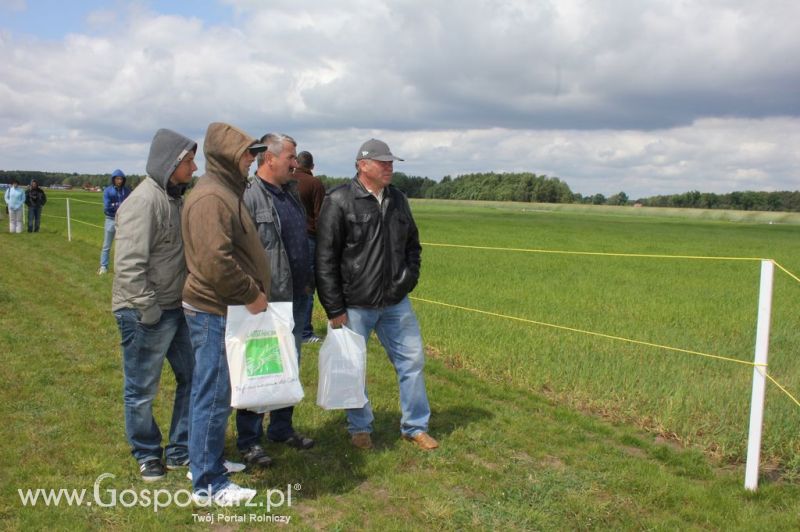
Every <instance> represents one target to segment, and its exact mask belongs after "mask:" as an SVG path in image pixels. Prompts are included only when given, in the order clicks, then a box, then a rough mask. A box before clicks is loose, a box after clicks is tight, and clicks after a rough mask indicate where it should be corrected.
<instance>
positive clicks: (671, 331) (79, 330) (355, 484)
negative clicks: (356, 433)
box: [0, 192, 800, 530]
mask: <svg viewBox="0 0 800 532" xmlns="http://www.w3.org/2000/svg"><path fill="white" fill-rule="evenodd" d="M66 194H67V193H63V192H62V193H59V192H53V193H51V194H49V196H50V202H49V203H48V205H47V206H46V207H45V211H44V214H45V217H44V218H43V222H42V232H41V233H39V234H35V235H29V234H27V233H25V234H22V235H9V234H8V233H6V232H0V264H2V276H1V277H0V279H1V280H0V352H2V353H3V355H4V356H3V364H2V371H0V379H2V380H1V381H0V383H1V384H2V387H1V388H0V390H2V391H0V394H2V400H1V401H0V418H2V419H3V421H4V423H3V428H2V436H3V440H4V445H3V446H2V447H0V480H1V481H2V482H0V484H1V485H2V487H0V523H2V526H3V527H4V528H9V529H41V528H54V529H64V530H67V529H69V530H75V529H87V530H94V529H145V530H150V529H161V528H167V527H178V528H193V527H195V526H197V524H198V523H197V522H196V521H197V520H198V519H199V518H201V517H205V516H207V514H206V513H205V512H204V511H202V510H198V509H193V508H192V507H187V508H181V507H177V506H174V505H173V506H171V507H169V508H164V509H161V510H160V511H159V512H153V509H152V508H142V507H139V506H136V505H134V506H132V507H129V508H126V507H124V506H122V505H121V504H118V505H117V506H116V507H113V508H103V507H99V506H98V505H97V504H93V505H91V506H89V505H86V504H84V505H81V506H69V505H67V504H65V503H64V502H63V501H62V503H61V504H60V505H59V506H50V507H47V506H44V505H43V504H41V503H39V504H38V505H37V506H35V507H32V506H24V505H23V503H22V502H21V499H20V495H19V493H18V490H20V489H22V490H26V489H36V488H67V489H86V490H87V491H88V492H89V493H90V494H91V491H92V488H93V483H94V482H95V481H96V479H97V478H98V476H99V475H101V474H103V473H110V474H113V475H114V478H109V479H107V480H105V481H104V483H103V489H104V490H108V489H114V490H117V492H118V493H119V492H122V491H123V490H135V491H139V490H142V489H154V488H155V487H154V486H152V485H144V484H143V483H142V482H141V481H140V480H139V478H138V472H137V471H136V467H135V464H134V462H133V460H132V459H131V458H130V454H129V450H128V447H127V444H126V442H125V436H124V429H123V422H122V399H121V390H122V375H121V363H120V354H119V345H118V342H119V336H118V332H117V329H116V325H115V323H114V321H113V317H112V315H111V313H110V287H111V278H110V276H105V277H99V276H97V275H95V270H96V268H97V262H98V256H99V248H100V244H101V241H102V230H101V229H99V227H102V212H101V211H102V207H100V206H99V205H98V203H100V196H99V195H98V194H84V193H69V196H70V197H71V198H73V199H80V200H82V201H71V211H72V216H73V217H74V218H75V219H76V220H80V221H82V222H84V223H80V222H78V221H76V222H75V223H73V226H72V229H73V241H72V242H68V241H67V239H66V230H65V221H64V219H63V218H59V216H62V217H63V216H64V214H65V212H64V202H63V200H62V199H60V198H63V197H64V196H65V195H66ZM84 202H87V203H84ZM539 207H541V206H539V205H535V206H531V205H515V204H475V203H460V202H459V203H455V202H454V203H449V202H430V201H420V202H413V204H412V208H413V210H414V213H415V217H416V219H417V222H418V225H419V226H420V231H421V237H422V240H423V241H424V242H427V243H429V244H434V243H448V244H462V245H472V246H487V247H513V248H536V249H548V250H572V251H592V252H597V251H602V252H615V253H653V254H680V255H703V256H708V255H715V256H743V257H769V258H774V259H775V260H777V261H778V262H780V263H781V264H782V265H783V266H785V267H786V268H788V269H789V270H791V271H794V272H797V271H799V270H800V254H798V253H797V252H796V251H794V250H795V248H796V246H793V245H792V244H794V241H795V238H794V237H795V236H796V235H797V233H798V231H799V230H800V226H798V225H796V224H797V218H793V217H792V216H791V215H789V216H785V215H776V216H779V217H780V219H778V218H775V219H774V220H773V221H779V222H780V223H775V224H771V225H770V224H768V223H764V222H768V221H770V220H769V219H768V218H765V219H760V220H758V221H752V220H749V221H739V222H730V221H709V220H704V219H703V215H702V214H699V213H694V212H692V211H688V212H686V213H685V216H684V217H678V216H675V214H676V213H668V214H670V216H654V215H653V212H652V211H651V212H650V213H649V215H648V216H646V215H643V214H641V213H643V212H644V211H642V210H640V209H637V213H636V214H632V215H628V212H632V211H633V209H632V208H631V209H627V210H620V211H616V210H608V209H580V210H575V211H568V210H558V211H551V210H548V209H546V208H542V209H540V208H539ZM655 213H656V214H660V211H655ZM88 224H91V225H88ZM5 228H6V226H5V219H4V220H3V225H0V230H3V229H5ZM758 275H759V265H758V262H755V261H745V262H719V261H691V260H686V259H681V260H677V259H641V258H628V257H605V256H585V255H554V254H538V253H523V252H518V251H517V252H510V251H492V250H475V249H462V248H445V247H438V246H434V245H427V246H425V247H424V251H423V274H422V280H421V282H420V285H419V287H418V288H417V289H416V290H415V292H414V294H413V295H414V296H415V297H417V298H424V299H426V300H433V301H440V302H443V303H448V304H453V305H460V306H464V307H471V308H476V309H481V310H485V311H489V312H494V313H498V314H504V315H510V316H516V317H520V318H525V319H529V320H535V321H539V322H545V323H551V324H556V325H561V326H568V327H573V328H577V329H585V330H590V331H596V332H601V333H605V334H610V335H615V336H621V337H626V338H631V339H636V340H642V341H647V342H652V343H658V344H664V345H669V346H673V347H679V348H683V349H688V350H693V351H702V352H707V353H711V354H716V355H723V356H728V357H732V358H737V359H741V360H745V361H751V360H752V357H753V344H754V338H755V319H756V303H757V292H758ZM798 291H800V286H797V283H796V281H794V280H792V279H789V278H788V276H786V275H785V274H782V273H780V272H776V283H775V298H774V305H775V308H774V310H773V332H772V345H771V351H770V373H771V374H773V375H774V376H775V378H776V379H778V380H779V381H780V382H782V383H784V384H785V385H787V386H788V388H789V389H790V390H791V391H793V392H797V391H798V390H800V382H798V380H800V378H799V377H798V375H797V373H798V372H797V369H796V368H797V365H796V362H794V355H793V353H794V348H795V346H797V345H798V341H797V340H798V338H797V336H796V335H797V333H795V332H794V331H795V330H796V327H795V326H794V321H793V320H795V319H796V316H797V310H798V309H797V304H796V303H794V301H795V300H796V297H795V296H796V295H797V294H798ZM414 304H415V308H416V309H417V312H418V314H419V317H420V321H421V325H422V329H423V336H424V338H425V340H426V344H427V345H428V349H429V353H430V356H429V362H428V365H427V369H426V378H427V382H428V391H429V395H430V397H431V403H432V407H433V416H432V424H431V433H432V434H433V435H434V436H435V437H437V438H438V439H439V440H440V441H441V443H442V448H441V449H440V450H438V451H436V452H433V453H428V454H424V453H421V452H419V451H417V450H416V449H414V448H413V447H412V446H411V445H409V444H406V443H404V442H402V441H400V439H399V434H398V430H397V425H398V422H399V412H398V407H397V401H398V399H397V386H396V382H395V379H394V375H393V372H392V370H391V367H390V366H389V364H388V362H387V361H386V359H385V356H383V355H382V351H381V350H380V348H379V346H377V343H376V341H375V340H374V339H373V340H372V341H371V342H370V350H369V373H368V381H369V387H370V397H371V399H372V401H373V405H374V408H375V411H376V434H375V439H376V443H377V448H376V450H375V451H374V452H370V453H361V452H355V451H354V450H353V449H352V448H351V447H350V445H349V442H348V439H347V435H346V432H345V429H344V422H343V415H342V414H341V413H340V412H325V411H322V410H320V409H319V408H318V407H316V406H315V404H314V403H315V392H316V385H317V375H316V371H317V368H316V354H317V351H318V347H306V348H304V353H303V357H304V358H303V366H302V374H303V382H304V384H305V388H306V399H304V401H303V402H302V403H301V404H300V405H299V407H298V408H297V410H296V414H295V416H296V417H295V420H296V425H297V427H298V429H299V430H301V431H303V432H306V433H308V434H310V435H311V436H312V437H314V438H315V439H317V441H318V442H319V444H318V446H317V447H315V448H314V449H312V450H310V451H307V452H304V453H298V452H295V451H292V450H286V449H282V448H279V447H277V446H275V445H268V452H269V453H270V454H271V455H272V456H273V457H274V458H275V459H276V464H275V466H274V467H273V468H271V469H270V470H266V471H256V472H249V473H247V472H246V473H242V474H238V475H236V476H235V480H236V481H237V482H239V483H241V484H243V485H247V486H249V487H254V488H256V489H258V490H259V492H260V494H259V497H258V498H257V502H258V503H261V504H264V503H266V502H267V498H266V491H267V490H269V489H283V490H285V489H286V486H287V485H292V486H295V485H299V486H297V487H298V489H297V490H296V491H294V492H293V504H292V506H291V507H287V506H284V507H281V508H278V509H275V508H273V509H272V513H274V514H280V515H288V516H290V517H291V519H292V521H291V522H290V526H293V527H296V528H299V529H303V530H306V529H332V530H350V529H385V530H399V529H412V528H419V527H426V528H433V529H449V530H462V529H485V528H488V527H491V528H503V529H506V528H508V529H520V530H521V529H609V528H611V529H642V528H646V529H676V528H680V529H686V528H692V529H741V530H752V529H775V530H790V529H796V528H797V527H798V526H800V503H798V500H800V486H798V484H797V471H798V463H797V462H798V458H797V457H798V440H797V436H796V435H795V431H794V430H793V429H794V428H795V427H796V426H797V424H798V419H799V418H800V409H798V408H797V406H796V405H795V404H794V403H792V402H791V401H790V400H789V398H788V397H786V396H785V395H783V394H782V393H780V392H779V391H778V390H777V388H775V387H774V386H772V385H770V386H769V387H768V389H767V401H766V420H765V433H764V460H763V461H764V464H765V466H766V468H765V474H764V475H763V476H762V479H761V485H760V488H759V490H758V492H756V493H755V494H751V493H747V492H745V491H744V490H743V488H742V484H743V477H744V473H743V465H742V463H741V460H742V456H743V451H744V446H745V440H746V435H747V421H748V410H749V399H750V383H751V378H752V368H750V367H748V366H744V365H739V364H733V363H729V362H722V361H717V360H710V359H706V358H701V357H696V356H692V355H688V354H682V353H675V352H670V351H664V350H661V349H655V348H643V347H640V346H636V345H632V344H626V343H622V342H618V341H613V340H607V339H602V338H597V337H591V336H586V335H581V334H577V333H572V332H568V331H564V330H558V329H552V328H548V327H543V326H539V325H533V324H529V323H521V322H515V321H510V320H507V319H503V318H498V317H490V316H486V315H479V314H474V313H472V312H468V311H464V310H459V309H453V308H450V307H443V306H440V305H436V304H432V303H426V302H422V301H416V302H415V303H414ZM317 312H318V313H317V315H316V316H315V318H316V326H317V327H318V328H322V329H324V320H323V316H322V315H321V313H319V310H318V309H317ZM173 389H174V381H173V379H172V376H171V372H170V371H169V370H168V369H167V370H165V371H164V377H163V380H162V389H161V392H160V394H159V398H158V400H157V418H158V419H159V422H160V423H161V425H162V428H165V427H166V424H167V420H168V419H169V406H170V405H169V397H170V394H171V392H172V390H173ZM229 430H230V432H229V435H228V454H229V455H230V457H231V458H233V459H236V458H237V453H236V451H235V445H234V435H233V431H232V427H231V429H229ZM158 487H160V488H163V489H167V490H171V491H176V490H182V489H188V488H189V483H188V481H186V480H185V479H184V478H182V474H174V473H172V474H170V475H168V477H167V479H166V480H165V481H164V482H163V483H159V485H158ZM105 493H106V492H105V491H104V494H105ZM106 500H107V499H106ZM251 513H254V514H256V515H264V514H266V512H265V510H264V508H260V509H256V510H253V509H243V508H242V509H232V510H226V511H216V510H215V511H214V512H213V513H212V514H211V515H212V516H214V518H215V520H216V521H215V524H216V525H217V527H218V528H232V529H237V528H245V529H247V528H255V527H259V528H260V527H263V526H264V525H261V524H254V523H249V524H248V523H244V524H236V523H227V524H226V523H224V522H221V521H220V520H219V519H218V517H217V514H224V515H232V516H236V515H244V516H246V515H248V514H251ZM243 519H244V518H243Z"/></svg>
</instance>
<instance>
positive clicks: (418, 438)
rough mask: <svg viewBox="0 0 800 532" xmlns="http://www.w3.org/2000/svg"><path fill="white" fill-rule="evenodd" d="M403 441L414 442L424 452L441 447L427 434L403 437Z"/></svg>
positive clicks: (420, 433) (418, 433)
mask: <svg viewBox="0 0 800 532" xmlns="http://www.w3.org/2000/svg"><path fill="white" fill-rule="evenodd" d="M403 439H404V440H408V441H410V442H412V443H413V444H414V445H416V446H417V447H419V448H420V449H422V450H423V451H432V450H434V449H436V448H437V447H439V442H438V441H436V440H434V439H433V438H431V437H430V435H429V434H428V433H427V432H417V433H416V434H414V435H413V436H406V435H403Z"/></svg>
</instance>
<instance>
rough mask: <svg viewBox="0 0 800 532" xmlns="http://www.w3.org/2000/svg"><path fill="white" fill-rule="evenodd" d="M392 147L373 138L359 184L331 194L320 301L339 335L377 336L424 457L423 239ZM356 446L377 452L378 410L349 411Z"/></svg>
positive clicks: (322, 239)
mask: <svg viewBox="0 0 800 532" xmlns="http://www.w3.org/2000/svg"><path fill="white" fill-rule="evenodd" d="M396 160H399V161H402V159H400V158H398V157H395V156H394V155H392V153H391V151H390V150H389V146H387V145H386V143H384V142H382V141H380V140H376V139H370V140H368V141H367V142H365V143H364V144H363V145H362V146H361V148H360V149H359V150H358V153H357V154H356V169H357V171H358V173H357V175H356V177H354V178H353V180H352V181H350V182H349V183H345V184H344V185H341V186H339V187H336V188H335V189H333V190H331V191H330V192H328V194H327V195H326V196H325V201H324V202H323V204H322V210H321V212H320V217H319V221H318V224H317V251H316V277H317V290H318V293H319V299H320V302H321V303H322V306H323V308H324V309H325V312H326V314H327V316H328V319H329V320H330V325H331V327H333V328H338V327H341V326H342V325H347V326H348V327H350V328H351V329H352V330H353V331H355V332H357V333H358V334H360V335H361V336H363V337H364V339H365V340H368V339H369V335H370V333H371V331H373V330H374V331H375V332H376V334H377V335H378V338H379V340H380V341H381V344H382V345H383V346H384V347H385V348H386V354H387V355H388V356H389V359H390V360H391V362H392V364H393V366H394V368H395V371H396V372H397V376H398V381H399V383H400V408H401V410H402V418H401V420H400V432H401V434H402V437H403V438H404V439H407V440H410V441H412V442H413V443H415V444H416V445H417V446H418V447H420V448H421V449H425V450H431V449H435V448H436V447H438V446H439V444H438V442H437V441H436V440H435V439H433V438H432V437H431V436H429V435H428V421H429V419H430V406H429V404H428V397H427V394H426V391H425V379H424V377H423V373H422V370H423V367H424V365H425V354H424V350H423V343H422V335H421V334H420V330H419V324H418V322H417V318H416V316H415V314H414V311H413V309H412V308H411V302H410V301H409V299H408V293H409V292H411V290H413V289H414V287H415V286H416V285H417V281H418V279H419V269H420V254H421V251H422V248H421V247H420V244H419V232H418V231H417V226H416V224H415V223H414V218H413V217H412V216H411V209H410V208H409V206H408V200H407V199H406V197H405V194H403V193H402V192H401V191H400V190H398V189H396V188H395V187H393V186H391V182H392V173H393V162H394V161H396ZM347 419H348V431H349V432H350V434H351V438H352V442H353V445H355V446H356V447H358V448H360V449H369V448H371V447H372V439H371V436H370V433H371V432H372V422H373V415H372V407H371V406H370V403H369V402H367V404H366V405H364V407H362V408H353V409H348V410H347Z"/></svg>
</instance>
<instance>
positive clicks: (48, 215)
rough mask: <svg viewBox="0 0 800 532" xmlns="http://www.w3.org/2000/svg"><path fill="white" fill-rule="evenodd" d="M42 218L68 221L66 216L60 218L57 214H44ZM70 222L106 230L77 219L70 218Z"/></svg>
mask: <svg viewBox="0 0 800 532" xmlns="http://www.w3.org/2000/svg"><path fill="white" fill-rule="evenodd" d="M42 218H58V219H60V220H66V219H67V217H66V216H58V215H56V214H44V213H43V214H42ZM70 220H72V221H73V222H78V223H79V224H83V225H90V226H92V227H96V228H98V229H105V228H104V227H101V226H99V225H95V224H90V223H89V222H84V221H81V220H78V219H77V218H70Z"/></svg>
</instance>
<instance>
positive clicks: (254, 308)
mask: <svg viewBox="0 0 800 532" xmlns="http://www.w3.org/2000/svg"><path fill="white" fill-rule="evenodd" d="M245 308H246V309H247V311H248V312H249V313H250V314H259V313H261V312H264V311H265V310H267V296H266V295H265V294H264V292H259V293H258V297H257V298H256V299H255V301H253V302H252V303H248V304H246V305H245Z"/></svg>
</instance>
